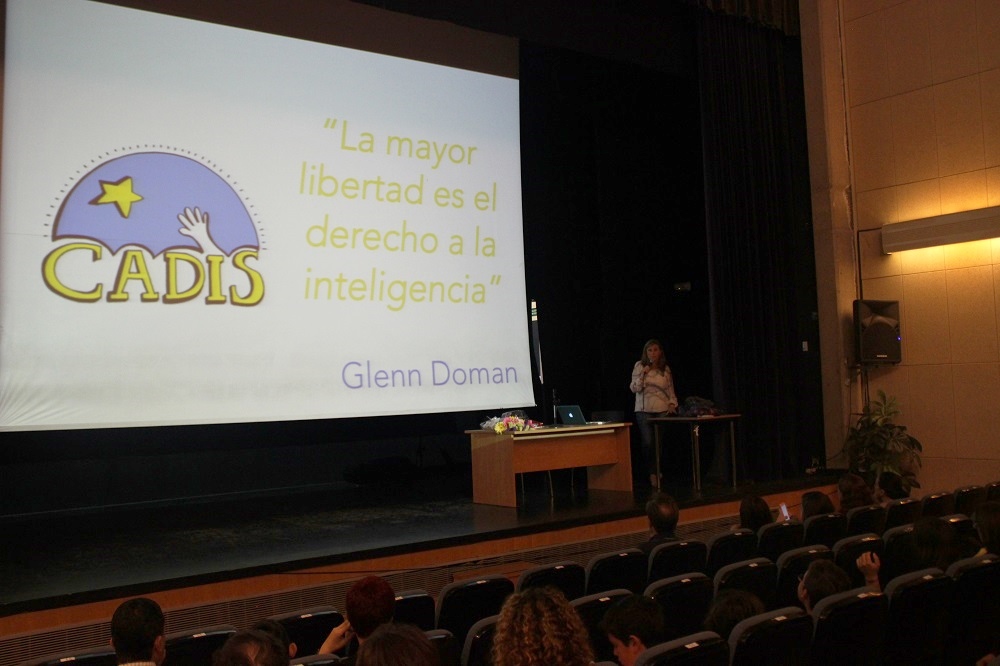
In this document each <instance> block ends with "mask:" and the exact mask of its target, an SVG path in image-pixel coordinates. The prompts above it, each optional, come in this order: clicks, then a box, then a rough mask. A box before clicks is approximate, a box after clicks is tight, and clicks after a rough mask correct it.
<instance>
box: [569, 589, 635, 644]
mask: <svg viewBox="0 0 1000 666" xmlns="http://www.w3.org/2000/svg"><path fill="white" fill-rule="evenodd" d="M631 594H632V592H630V591H629V590H626V589H624V588H619V589H616V590H608V591H606V592H602V593H600V594H588V595H587V596H585V597H580V598H579V599H574V600H573V601H571V602H570V604H571V605H572V606H573V608H575V609H576V612H577V614H579V616H580V619H581V620H583V624H584V626H585V627H587V633H588V634H589V635H590V645H591V647H592V648H593V649H594V661H611V660H613V659H614V658H615V652H614V649H613V648H612V647H611V643H610V642H609V641H608V637H607V636H606V635H605V633H604V632H603V631H601V628H600V625H601V620H603V619H604V614H605V613H606V612H608V609H609V608H611V607H612V606H614V605H615V604H616V603H618V602H619V601H621V600H622V599H624V598H625V597H628V596H630V595H631Z"/></svg>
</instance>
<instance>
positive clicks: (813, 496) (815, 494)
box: [802, 490, 836, 522]
mask: <svg viewBox="0 0 1000 666" xmlns="http://www.w3.org/2000/svg"><path fill="white" fill-rule="evenodd" d="M835 511H836V509H834V508H833V502H832V501H831V500H830V497H829V495H827V494H826V493H823V492H820V491H818V490H810V491H809V492H806V493H802V522H805V521H806V518H812V517H813V516H822V515H825V514H828V513H834V512H835Z"/></svg>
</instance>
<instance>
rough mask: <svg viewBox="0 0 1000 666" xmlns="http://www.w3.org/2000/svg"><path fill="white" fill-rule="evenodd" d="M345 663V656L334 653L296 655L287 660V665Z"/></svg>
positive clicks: (326, 665) (306, 665)
mask: <svg viewBox="0 0 1000 666" xmlns="http://www.w3.org/2000/svg"><path fill="white" fill-rule="evenodd" d="M345 663H347V658H346V657H338V656H337V655H335V654H310V655H305V656H301V657H300V656H297V655H296V657H295V658H294V659H290V660H289V661H288V666H332V665H333V664H345Z"/></svg>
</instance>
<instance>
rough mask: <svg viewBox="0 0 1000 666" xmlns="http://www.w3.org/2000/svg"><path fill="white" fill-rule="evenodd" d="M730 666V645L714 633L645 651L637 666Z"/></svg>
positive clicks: (684, 637) (702, 634)
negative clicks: (678, 665) (682, 665)
mask: <svg viewBox="0 0 1000 666" xmlns="http://www.w3.org/2000/svg"><path fill="white" fill-rule="evenodd" d="M673 664H684V666H729V643H727V642H726V641H725V640H723V639H722V638H721V637H720V636H719V634H717V633H715V632H714V631H702V632H699V633H697V634H691V635H689V636H683V637H682V638H678V639H675V640H672V641H668V642H666V643H660V644H659V645H654V646H653V647H651V648H648V649H646V650H643V651H642V652H640V653H639V656H638V657H637V658H636V660H635V666H671V665H673Z"/></svg>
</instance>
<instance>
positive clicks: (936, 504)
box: [920, 490, 955, 518]
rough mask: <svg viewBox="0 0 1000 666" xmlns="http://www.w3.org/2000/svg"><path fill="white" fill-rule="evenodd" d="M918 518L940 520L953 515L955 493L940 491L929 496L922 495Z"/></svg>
mask: <svg viewBox="0 0 1000 666" xmlns="http://www.w3.org/2000/svg"><path fill="white" fill-rule="evenodd" d="M920 504H921V508H920V516H921V518H925V517H928V516H933V517H935V518H940V517H941V516H947V515H949V514H952V513H955V493H953V492H949V491H947V490H942V491H939V492H936V493H931V494H930V495H924V497H923V499H921V500H920Z"/></svg>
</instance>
